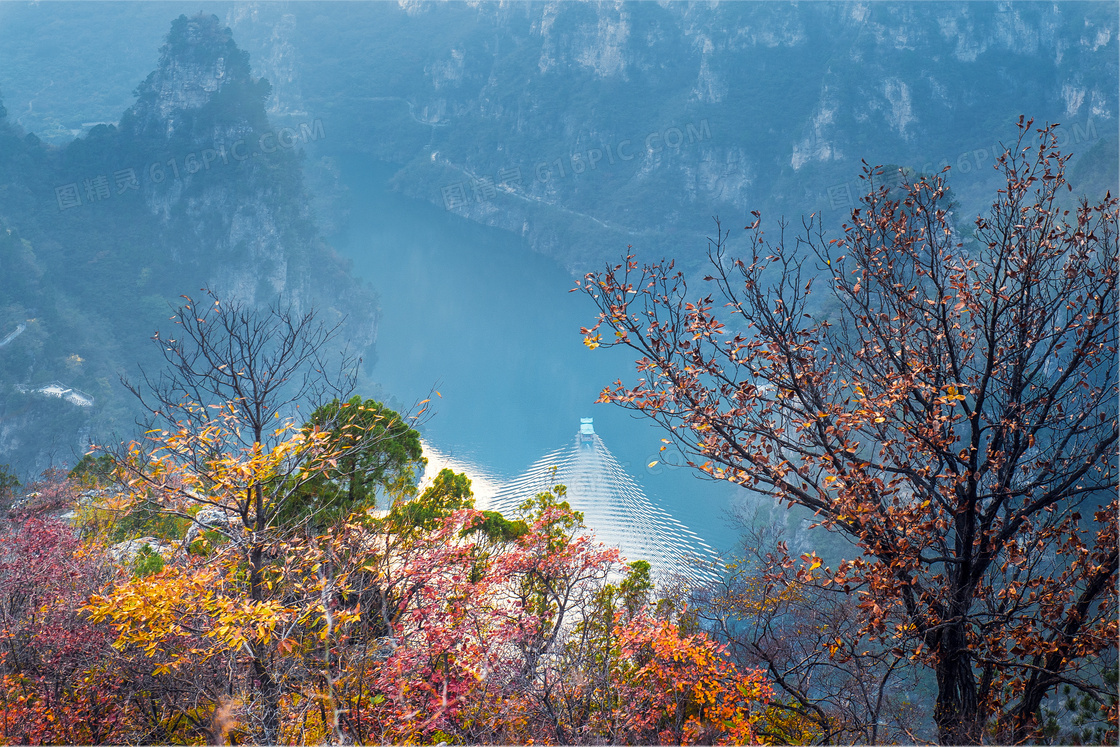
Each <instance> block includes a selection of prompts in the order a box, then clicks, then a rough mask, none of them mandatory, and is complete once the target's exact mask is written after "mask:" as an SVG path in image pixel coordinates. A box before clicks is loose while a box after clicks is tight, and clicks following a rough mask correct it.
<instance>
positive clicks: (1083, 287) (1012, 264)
mask: <svg viewBox="0 0 1120 747" xmlns="http://www.w3.org/2000/svg"><path fill="white" fill-rule="evenodd" d="M1056 142H1057V136H1056V131H1055V126H1048V127H1044V128H1041V129H1038V130H1034V131H1033V132H1032V122H1030V121H1025V122H1024V121H1023V120H1022V119H1020V122H1019V137H1018V140H1017V142H1016V143H1015V145H1014V146H1013V147H1011V148H1010V149H1008V151H1007V152H1006V153H1005V154H1004V155H1003V156H1002V157H1001V158H1000V159H999V161H998V164H997V166H996V167H997V168H998V169H999V170H1000V171H1001V172H1002V175H1003V177H1005V179H1006V186H1005V187H1003V188H1001V189H1000V190H999V192H998V194H997V196H996V199H995V200H994V202H993V204H992V208H991V210H990V212H989V213H988V214H987V215H986V216H981V217H978V218H977V219H976V221H975V224H974V227H973V229H972V230H971V232H970V233H969V234H967V235H962V233H961V230H960V229H958V227H957V226H956V225H955V224H954V222H953V216H952V213H951V211H950V208H949V197H948V187H947V185H946V182H945V181H944V179H943V178H942V177H941V176H922V177H920V178H917V179H914V180H910V179H906V178H904V179H903V183H902V184H901V186H899V187H897V188H895V189H888V188H886V187H883V186H879V177H880V176H881V171H878V170H876V169H872V168H866V167H865V171H864V177H863V178H864V179H866V180H867V183H868V186H869V192H868V194H867V195H866V196H865V197H863V198H862V200H861V205H860V206H859V207H858V208H857V209H855V210H853V211H852V214H851V217H850V221H849V222H848V223H846V224H845V225H844V226H843V230H842V234H841V235H840V236H839V237H838V238H835V239H831V240H827V239H826V238H825V234H824V231H823V229H822V228H821V226H820V224H819V222H817V221H816V220H815V219H814V218H810V219H808V220H807V221H805V224H804V227H805V230H804V233H803V234H800V235H799V236H798V237H797V238H796V241H793V242H790V241H787V240H786V237H785V235H784V231H783V234H782V235H781V236H780V237H779V239H778V240H777V241H776V242H772V241H771V240H769V239H767V238H766V236H765V235H764V233H763V231H762V228H761V221H760V219H759V216H758V214H757V213H755V214H754V217H755V220H754V221H753V222H752V223H751V225H749V226H747V231H748V232H749V233H748V240H749V247H748V252H747V258H746V259H736V258H732V257H730V256H728V253H727V251H726V239H727V234H726V233H723V232H722V231H721V232H720V233H719V234H718V236H717V238H716V239H714V240H713V241H712V242H711V246H710V249H709V259H710V261H711V266H712V270H711V274H710V276H709V277H707V278H705V280H706V282H707V283H708V284H709V287H710V288H711V290H710V291H707V290H706V291H705V292H703V293H701V294H700V295H698V296H689V293H688V287H687V284H686V280H685V278H684V276H683V275H682V274H681V273H680V272H677V271H676V270H675V268H674V266H673V263H672V262H669V263H656V264H650V265H645V266H640V265H639V263H638V262H637V260H636V259H635V258H634V257H633V256H630V257H627V259H626V261H625V263H623V264H620V265H617V266H613V267H610V266H609V267H607V268H606V270H605V271H604V272H602V273H598V274H595V273H593V274H589V275H588V276H587V277H586V279H585V280H584V281H583V282H581V283H579V286H578V287H579V288H580V289H582V290H583V291H584V292H586V293H587V295H588V296H589V297H590V298H591V299H592V300H593V301H594V303H595V304H596V306H597V307H598V309H599V311H600V314H599V318H598V322H597V323H596V324H595V325H594V327H592V328H590V329H585V330H583V333H584V335H585V342H586V344H587V345H588V346H589V347H591V348H595V347H597V346H599V345H603V346H615V345H621V346H627V347H629V348H632V349H633V350H634V351H636V352H637V354H638V355H639V356H640V357H639V359H638V361H637V368H638V372H639V375H640V377H641V378H639V379H638V380H637V381H636V382H635V383H634V384H631V385H624V384H623V383H622V382H621V381H618V382H616V383H615V385H613V386H612V387H609V388H607V389H606V390H604V391H603V393H602V395H601V397H600V401H603V402H613V403H616V404H618V405H621V406H623V407H626V408H629V409H633V410H635V411H637V412H640V413H642V414H644V415H646V416H648V417H650V418H652V419H653V420H655V421H656V422H658V423H660V424H661V425H663V426H664V427H665V428H666V429H667V430H668V432H669V433H670V434H671V435H672V437H673V438H674V439H675V443H676V444H677V445H678V446H679V448H681V449H682V450H683V451H684V452H685V453H686V454H687V455H688V456H689V458H690V459H691V460H692V461H691V462H690V463H691V464H692V465H693V466H695V467H697V468H698V469H700V470H702V471H703V472H704V473H705V474H707V475H709V476H711V477H713V478H716V479H724V480H730V481H732V482H735V483H737V484H739V485H742V486H744V487H746V488H750V489H752V490H754V491H757V492H759V493H762V494H766V495H770V496H773V497H776V498H779V499H781V500H783V501H785V502H787V503H790V504H796V505H800V506H804V507H806V508H808V509H810V510H811V511H813V512H815V513H816V515H817V516H818V517H819V521H820V523H821V524H822V525H823V526H824V527H826V528H828V529H830V530H833V531H839V532H843V533H845V534H847V535H848V536H849V537H851V538H852V539H853V540H854V541H855V542H856V543H857V545H858V547H859V548H860V550H861V551H862V552H861V554H860V556H859V557H856V558H853V559H850V560H847V561H845V562H843V563H841V564H840V566H839V567H838V568H837V569H836V570H830V569H829V568H826V567H823V566H822V565H821V562H820V559H818V558H815V557H813V556H811V555H810V556H806V557H805V558H804V560H805V562H804V564H803V566H802V568H801V569H800V572H801V573H802V575H803V576H805V577H810V576H815V577H817V578H823V579H825V580H827V581H828V582H829V583H831V584H832V585H835V586H839V587H841V588H842V589H843V590H845V591H847V592H850V593H852V594H858V596H859V599H860V609H861V610H862V613H863V621H864V628H865V630H866V631H867V632H869V633H871V634H874V635H876V636H878V637H880V638H882V639H884V640H893V641H894V644H895V645H896V646H897V647H898V649H899V650H900V651H902V652H904V653H905V654H906V655H908V656H909V657H911V658H912V659H914V660H916V661H919V662H921V663H923V664H926V665H928V666H929V667H931V668H932V670H933V673H934V675H935V678H936V682H937V703H936V708H935V716H934V717H935V721H936V723H937V727H938V735H939V739H940V740H941V741H942V742H944V743H974V744H975V743H980V742H982V741H989V740H991V739H998V740H1003V741H1008V742H1016V743H1018V742H1022V741H1025V740H1026V739H1029V738H1031V737H1032V736H1033V735H1034V734H1036V732H1037V729H1038V727H1039V717H1040V711H1041V706H1042V703H1043V701H1044V699H1045V698H1046V697H1047V696H1048V694H1050V693H1052V692H1053V691H1054V689H1055V688H1056V687H1057V686H1058V685H1067V684H1068V685H1070V686H1072V687H1074V688H1077V689H1079V690H1080V691H1081V692H1083V693H1085V694H1087V695H1089V696H1090V697H1091V698H1093V699H1095V700H1097V701H1098V702H1099V703H1100V704H1101V705H1102V709H1111V710H1112V713H1111V719H1112V720H1113V724H1114V728H1115V719H1116V713H1115V706H1114V703H1115V698H1114V696H1115V693H1114V692H1112V693H1110V692H1109V691H1108V688H1107V686H1105V685H1104V680H1103V678H1102V677H1101V676H1100V667H1101V662H1102V661H1105V662H1108V661H1112V662H1114V661H1115V651H1116V639H1117V608H1116V598H1117V596H1116V589H1117V553H1118V544H1117V525H1116V515H1117V502H1116V481H1117V456H1116V445H1117V439H1118V425H1117V393H1118V392H1117V382H1116V364H1117V360H1116V354H1117V308H1116V304H1117V293H1116V291H1117V288H1116V285H1117V253H1118V242H1117V228H1118V209H1117V204H1118V203H1117V200H1116V198H1114V197H1113V196H1112V195H1111V194H1107V195H1105V197H1104V199H1102V200H1100V201H1099V202H1098V203H1096V204H1090V203H1089V202H1088V201H1087V200H1084V199H1083V200H1082V201H1081V202H1080V204H1079V205H1078V206H1076V207H1074V208H1073V209H1065V207H1064V206H1063V202H1062V199H1063V196H1064V194H1065V193H1066V191H1067V184H1066V181H1065V178H1064V167H1065V164H1066V162H1067V160H1068V156H1063V155H1062V154H1061V153H1059V152H1058V150H1057V148H1056ZM783 228H784V227H783ZM814 259H815V260H816V261H818V262H819V272H820V274H819V275H817V276H815V277H813V276H812V275H813V273H812V272H811V271H810V262H811V261H812V260H814ZM814 285H825V286H826V287H827V289H828V291H829V293H830V294H831V297H832V299H833V300H834V302H835V306H834V307H833V310H832V313H831V314H830V317H831V318H823V316H822V315H820V314H819V312H818V315H817V316H813V314H812V313H811V312H813V311H814V310H816V309H817V308H819V307H814V306H811V305H809V298H810V296H811V293H812V292H813V288H814ZM1102 657H1103V659H1102ZM1104 666H1108V664H1105V665H1104ZM1110 695H1111V696H1113V697H1111V698H1110Z"/></svg>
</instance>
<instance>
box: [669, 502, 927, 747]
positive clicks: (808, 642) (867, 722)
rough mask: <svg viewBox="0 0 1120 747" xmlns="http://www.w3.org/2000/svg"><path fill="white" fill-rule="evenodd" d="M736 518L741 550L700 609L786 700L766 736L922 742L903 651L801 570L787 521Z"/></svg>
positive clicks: (776, 708) (764, 722)
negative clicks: (871, 634) (872, 634)
mask: <svg viewBox="0 0 1120 747" xmlns="http://www.w3.org/2000/svg"><path fill="white" fill-rule="evenodd" d="M736 518H737V521H738V523H739V524H740V525H741V530H742V536H741V540H740V543H739V545H740V548H741V549H740V551H739V552H738V553H737V554H736V555H735V556H734V557H733V558H732V559H731V560H730V561H729V562H728V564H727V572H726V573H725V574H724V577H723V578H722V579H720V581H719V582H717V583H713V584H709V585H707V586H704V587H701V588H698V589H696V590H695V591H694V592H693V594H692V596H691V603H692V611H693V614H694V615H696V617H697V619H698V621H699V622H700V623H701V626H702V627H703V628H704V629H705V630H707V631H709V633H710V634H711V635H712V637H713V638H715V640H717V641H720V642H721V643H724V644H725V645H726V646H727V648H728V653H729V655H730V656H731V657H732V659H733V661H735V662H736V663H737V664H739V665H740V666H743V667H761V668H763V669H764V670H766V672H767V675H768V677H769V679H770V681H771V683H772V684H773V687H774V690H775V693H776V694H777V696H776V697H775V698H774V700H773V701H772V702H771V704H770V707H769V708H768V709H767V711H766V713H765V714H764V716H763V718H762V719H761V721H760V723H759V724H758V731H759V734H760V735H761V736H763V737H764V738H766V739H767V740H769V741H773V742H775V743H779V744H898V743H907V742H911V743H917V742H920V741H922V737H923V735H922V734H920V733H917V732H916V728H917V727H918V725H919V722H920V721H921V720H922V719H921V716H922V714H923V713H924V712H925V710H926V709H923V708H922V705H923V704H922V702H921V696H920V693H921V692H922V688H921V687H920V681H919V677H918V676H917V675H918V674H919V673H918V672H917V671H916V670H915V669H914V668H913V667H909V666H907V665H908V662H907V659H906V657H905V655H904V654H903V652H902V651H901V650H900V649H898V648H895V647H894V646H892V645H890V644H889V643H888V644H887V645H884V643H883V642H881V641H876V640H873V639H872V638H871V637H869V636H868V635H867V634H866V632H865V631H863V630H862V629H861V628H862V621H861V620H860V617H859V614H858V613H859V610H858V609H857V608H856V605H855V600H853V599H851V598H850V597H849V596H848V595H846V594H844V593H843V590H842V589H840V588H836V587H835V586H834V585H832V584H829V583H826V582H827V581H828V579H827V578H822V577H821V576H819V575H816V574H813V573H811V572H809V573H807V572H805V570H804V569H802V568H799V567H798V566H797V565H796V564H795V563H794V562H793V560H792V559H791V557H790V552H789V548H788V544H787V540H786V533H785V529H784V526H783V525H782V524H781V523H778V522H766V521H764V520H760V517H759V516H758V512H755V513H754V514H751V513H745V514H744V515H740V516H738V517H736ZM815 562H820V561H819V559H813V560H812V561H811V562H810V569H809V570H810V571H812V570H815V569H813V568H811V566H812V563H815ZM818 567H819V566H818Z"/></svg>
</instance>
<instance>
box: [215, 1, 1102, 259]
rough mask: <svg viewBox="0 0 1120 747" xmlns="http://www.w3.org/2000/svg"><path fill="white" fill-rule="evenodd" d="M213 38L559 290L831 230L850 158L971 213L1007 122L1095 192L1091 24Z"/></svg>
mask: <svg viewBox="0 0 1120 747" xmlns="http://www.w3.org/2000/svg"><path fill="white" fill-rule="evenodd" d="M227 18H228V20H229V23H230V25H231V27H232V28H234V29H236V30H237V32H238V34H239V35H241V36H242V37H243V38H245V39H246V40H247V43H249V44H251V45H252V46H253V48H254V49H255V50H257V51H256V53H255V59H256V60H257V63H256V64H257V65H258V67H259V69H260V71H261V72H262V74H267V75H270V76H272V75H273V74H275V79H276V80H277V81H278V82H277V85H276V88H275V92H274V95H273V97H272V99H271V100H270V105H271V106H272V107H274V112H275V115H276V116H279V115H281V114H283V113H284V112H285V111H289V112H292V113H293V115H295V114H294V113H296V112H299V113H300V114H298V115H295V116H311V117H320V118H322V119H323V121H324V122H326V123H327V124H328V127H329V128H330V129H331V131H332V132H337V133H342V135H341V136H340V138H339V139H343V140H344V141H345V142H339V140H338V139H334V140H332V146H333V147H337V148H339V149H355V150H360V151H363V152H368V153H372V154H374V155H376V156H377V157H379V158H382V159H384V160H388V161H392V162H394V163H398V164H401V165H402V168H401V169H400V171H399V173H398V174H397V177H396V180H395V183H396V185H397V187H398V188H399V189H401V190H403V191H404V192H406V193H407V194H410V195H414V196H417V197H421V198H423V199H426V200H429V201H431V202H433V203H435V204H437V205H441V206H444V207H447V208H448V209H450V210H453V211H455V212H458V213H461V214H464V215H467V216H469V217H471V218H472V219H474V220H477V221H480V222H483V223H488V224H491V225H496V226H500V227H503V228H506V229H508V230H511V231H513V232H515V233H519V234H523V235H525V236H526V237H528V238H529V240H530V242H531V244H532V246H533V247H534V248H535V249H536V250H538V251H541V252H544V253H546V254H550V255H552V256H554V257H557V258H558V259H560V260H561V261H562V262H563V263H564V264H565V265H567V266H568V267H569V268H571V269H572V270H573V271H574V272H576V273H580V272H582V271H584V270H586V269H588V268H589V267H598V266H599V265H600V264H601V263H602V261H604V260H605V259H615V258H617V257H618V256H619V254H620V253H621V252H622V251H623V250H624V249H625V247H626V246H627V245H628V244H633V245H634V246H635V247H636V248H639V249H640V250H642V251H643V252H646V253H661V252H664V253H670V254H673V255H674V256H677V257H678V258H679V259H681V260H682V261H685V262H688V261H689V258H690V257H695V256H697V255H700V254H702V252H701V251H699V250H701V249H702V248H703V247H704V246H706V242H705V241H704V239H703V237H704V235H706V234H707V233H709V232H710V231H711V221H710V216H711V215H713V214H718V215H722V216H724V217H726V218H728V219H730V220H731V221H732V223H733V224H734V223H735V222H737V221H738V220H739V218H740V217H742V218H745V217H746V216H747V213H748V212H749V211H750V210H752V209H758V210H762V211H763V212H764V214H765V215H766V216H768V217H770V218H774V219H776V218H777V217H779V216H780V215H783V214H784V215H786V216H788V217H791V218H794V219H796V218H797V217H798V216H800V215H801V214H803V213H809V212H811V211H817V213H818V215H823V217H824V218H825V219H826V221H827V222H829V223H830V224H833V225H835V224H838V223H839V221H840V220H842V219H843V218H844V217H846V214H847V211H848V210H849V209H850V207H851V206H852V205H853V201H854V199H855V198H856V197H858V194H859V190H860V188H861V184H860V182H859V180H858V175H859V173H860V167H861V164H860V162H861V159H866V160H867V161H869V162H870V163H872V164H894V165H898V166H903V167H906V168H909V169H913V170H915V171H918V172H927V173H928V172H933V171H937V170H940V169H942V168H943V167H945V166H951V167H952V171H951V176H950V178H951V180H952V184H953V189H954V194H955V195H956V196H957V199H958V200H960V202H961V204H962V206H963V207H964V208H965V211H966V212H975V211H976V210H979V209H980V207H981V206H982V205H983V204H984V200H986V199H989V197H988V196H989V195H990V194H991V188H992V186H993V184H994V182H993V180H992V178H991V177H992V175H993V173H994V172H993V171H992V169H991V165H992V164H993V162H994V159H995V152H996V151H997V150H1001V146H1000V143H1001V141H1002V142H1004V143H1006V142H1008V140H1009V138H1012V137H1014V135H1015V132H1016V130H1015V122H1016V120H1017V119H1018V117H1019V115H1020V114H1026V115H1027V116H1032V117H1035V118H1036V120H1038V121H1039V123H1041V122H1043V121H1051V122H1052V121H1059V122H1062V123H1063V124H1064V125H1065V129H1064V130H1063V147H1064V148H1065V149H1066V150H1067V151H1071V152H1073V153H1075V155H1076V157H1077V159H1088V160H1090V161H1092V162H1094V163H1102V162H1103V164H1105V165H1106V169H1107V178H1104V177H1101V178H1091V174H1090V173H1089V171H1084V172H1083V173H1081V174H1079V175H1080V176H1084V177H1085V179H1084V180H1083V184H1078V185H1077V186H1079V187H1081V188H1083V189H1084V190H1085V191H1088V192H1091V193H1094V194H1096V193H1098V192H1099V193H1100V194H1102V195H1103V191H1104V189H1106V188H1108V187H1109V186H1112V187H1113V188H1114V187H1115V185H1116V182H1117V171H1116V167H1117V163H1116V159H1115V158H1111V160H1109V154H1110V153H1113V154H1114V153H1115V151H1116V142H1117V127H1118V119H1117V117H1118V114H1120V102H1118V93H1117V90H1118V85H1117V81H1118V79H1120V74H1118V66H1117V59H1118V57H1120V55H1118V44H1120V28H1118V20H1117V16H1116V13H1115V7H1114V6H1112V5H1108V4H1100V3H1081V2H1070V3H1051V4H1044V3H1015V2H999V3H994V2H993V3H955V2H905V3H849V2H837V3H789V4H786V3H736V2H732V3H607V2H582V3H579V2H530V3H512V4H510V3H503V4H499V3H470V4H443V3H420V2H402V3H398V4H388V3H345V4H340V5H336V6H325V7H324V6H321V5H317V4H301V3H285V4H258V3H245V4H237V5H235V6H233V8H232V9H231V10H230V11H229V13H228V15H227ZM1094 148H1096V149H1097V150H1096V152H1094V150H1093V149H1094ZM1091 154H1092V155H1091ZM1073 172H1074V173H1077V169H1076V168H1075V169H1074V170H1073Z"/></svg>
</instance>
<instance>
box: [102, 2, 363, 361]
mask: <svg viewBox="0 0 1120 747" xmlns="http://www.w3.org/2000/svg"><path fill="white" fill-rule="evenodd" d="M269 92H270V85H269V83H268V82H267V80H265V79H263V78H255V77H253V76H252V75H251V73H250V68H249V56H248V54H247V53H246V52H244V51H242V50H240V49H238V47H237V45H236V44H235V43H234V41H233V38H232V33H231V32H230V30H229V29H228V28H225V27H223V26H222V25H221V24H220V23H219V21H218V18H217V17H216V16H212V15H211V16H206V15H199V16H195V17H192V18H187V17H186V16H181V17H180V18H178V19H177V20H176V21H175V22H174V23H173V24H172V27H171V32H170V34H169V35H168V37H167V43H166V44H165V45H164V47H163V49H162V50H161V52H160V60H159V65H158V67H157V68H156V70H154V71H153V72H152V73H151V74H150V75H149V76H148V77H147V79H146V80H145V81H144V82H143V83H142V84H141V85H140V87H139V88H138V90H137V94H138V97H137V100H136V103H135V104H134V105H133V106H132V107H131V108H130V109H129V110H128V112H126V113H125V115H124V116H123V117H122V119H121V122H120V134H121V136H122V142H123V144H124V146H125V147H126V148H129V149H132V150H134V151H136V152H139V153H142V154H144V155H145V156H147V157H148V160H147V161H145V163H146V164H147V168H146V169H145V170H144V172H143V173H142V174H140V181H141V189H142V192H143V195H144V201H145V203H146V204H147V206H148V208H149V210H150V211H151V213H152V214H153V215H155V216H157V217H158V219H159V221H160V225H161V228H162V237H161V238H162V241H161V244H162V246H163V250H164V251H167V252H170V253H172V254H173V255H174V256H175V258H176V259H177V260H178V261H181V262H185V263H189V264H193V265H195V266H198V267H203V268H207V275H208V281H209V284H210V285H211V287H213V288H214V289H215V290H216V291H217V292H218V293H219V294H221V295H225V296H233V297H237V298H239V299H241V300H243V301H246V302H249V303H263V302H267V301H268V300H269V299H271V298H273V297H275V296H276V295H277V294H283V295H285V296H287V297H288V298H289V299H291V300H294V301H295V302H296V303H297V304H304V303H308V304H309V303H313V302H315V301H316V300H327V301H328V302H329V303H330V304H331V305H332V306H335V305H336V303H335V302H336V298H337V297H341V298H346V297H347V296H349V298H347V300H357V298H356V297H357V296H358V295H360V293H358V289H357V288H356V286H354V284H353V283H350V284H349V287H348V284H346V283H345V282H343V283H342V284H341V286H340V285H339V284H338V281H339V279H340V274H339V273H340V271H341V269H342V268H340V267H339V266H338V262H337V260H336V259H335V258H333V257H332V256H331V252H330V250H329V248H328V247H327V246H326V245H325V244H323V242H322V239H321V238H320V236H319V233H318V230H317V227H316V226H315V224H314V222H313V220H312V216H311V214H310V211H309V209H308V202H309V200H308V197H307V194H306V191H305V190H304V188H303V183H302V176H301V173H300V151H301V149H302V146H303V145H304V144H305V143H306V141H307V138H308V136H309V131H308V130H307V129H306V128H305V131H304V132H303V133H302V139H301V133H300V132H299V131H298V130H294V129H291V128H279V127H278V128H273V127H271V126H270V124H269V121H268V117H267V114H266V112H265V101H266V100H267V99H268V96H269ZM324 269H325V270H326V271H327V273H328V275H329V276H330V277H329V278H328V279H327V281H326V282H324V278H323V277H322V275H323V272H322V271H323V270H324ZM332 269H333V270H335V272H331V270H332ZM341 274H342V275H344V274H345V273H341ZM335 310H336V311H338V312H339V313H341V311H342V310H341V308H336V309H335ZM371 312H372V308H370V307H368V306H367V307H366V308H362V310H361V314H362V316H363V318H362V319H361V320H360V323H359V324H357V325H354V326H355V328H354V330H353V334H355V335H357V336H358V338H359V339H358V341H359V342H360V343H362V344H367V343H368V342H370V341H372V337H373V334H374V331H375V327H374V322H375V318H374V316H373V314H372V313H371Z"/></svg>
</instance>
